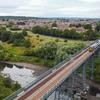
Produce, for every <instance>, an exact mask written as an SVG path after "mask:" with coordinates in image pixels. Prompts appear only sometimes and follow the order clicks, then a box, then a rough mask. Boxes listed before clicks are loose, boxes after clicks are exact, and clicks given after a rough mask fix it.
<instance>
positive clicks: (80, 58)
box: [6, 43, 100, 100]
mask: <svg viewBox="0 0 100 100" xmlns="http://www.w3.org/2000/svg"><path fill="white" fill-rule="evenodd" d="M98 46H100V44H97V43H96V45H95V44H93V46H92V45H91V46H90V47H88V48H86V49H84V50H82V51H81V52H80V53H79V54H78V55H76V56H75V57H73V58H72V59H71V60H69V61H68V62H66V63H64V64H63V65H61V66H60V67H58V68H56V69H54V70H52V71H50V73H49V74H47V76H45V77H44V78H43V79H41V80H40V81H38V82H36V83H35V84H34V85H32V86H30V88H29V87H28V88H27V89H26V90H25V91H21V92H20V93H19V94H17V95H16V97H15V98H14V100H40V99H43V100H44V98H45V97H46V96H47V95H48V94H49V93H50V92H52V91H54V90H55V88H57V87H58V86H59V85H60V84H61V83H62V82H63V81H64V80H65V79H67V78H68V77H69V76H70V75H71V74H72V73H73V72H74V71H75V70H76V69H77V68H78V67H79V66H80V65H81V64H83V63H84V62H85V61H86V60H87V59H88V58H89V57H90V56H91V55H92V54H93V53H94V51H95V50H96V49H97V48H98ZM90 48H91V51H92V52H90ZM92 49H94V50H92ZM6 100H7V99H6ZM12 100H13V99H12Z"/></svg>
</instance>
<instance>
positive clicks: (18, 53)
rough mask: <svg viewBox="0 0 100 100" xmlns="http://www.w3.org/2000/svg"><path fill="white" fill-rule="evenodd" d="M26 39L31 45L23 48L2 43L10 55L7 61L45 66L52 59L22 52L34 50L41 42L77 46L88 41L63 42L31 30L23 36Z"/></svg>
mask: <svg viewBox="0 0 100 100" xmlns="http://www.w3.org/2000/svg"><path fill="white" fill-rule="evenodd" d="M25 38H26V39H28V40H30V41H31V44H32V46H31V47H30V48H25V47H17V46H13V45H12V44H8V43H7V42H6V43H3V47H4V49H5V50H6V52H8V53H9V54H11V55H12V56H11V57H9V59H8V61H13V62H29V63H35V64H40V65H45V66H52V65H53V63H54V61H53V60H47V61H45V60H44V59H42V58H39V57H34V56H31V57H28V56H23V54H24V52H25V51H26V50H34V49H37V48H39V47H40V46H41V45H42V44H44V43H46V42H56V43H57V44H58V45H65V46H75V45H76V46H77V45H78V44H80V43H84V44H85V45H88V44H89V42H88V41H87V42H83V41H79V40H78V41H77V40H68V41H66V42H65V39H62V38H55V37H48V36H44V35H38V34H33V33H32V32H31V31H28V36H26V37H25Z"/></svg>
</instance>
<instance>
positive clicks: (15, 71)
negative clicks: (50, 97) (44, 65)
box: [0, 65, 36, 87]
mask: <svg viewBox="0 0 100 100" xmlns="http://www.w3.org/2000/svg"><path fill="white" fill-rule="evenodd" d="M34 72H35V71H34V70H31V69H27V68H19V67H17V66H15V65H12V67H8V66H7V65H6V66H5V67H4V68H3V69H2V70H1V72H0V73H1V74H2V75H6V76H10V78H11V79H12V80H13V81H17V82H18V83H19V84H20V85H21V86H22V87H24V86H26V85H27V84H29V83H31V82H32V81H34V80H35V79H36V76H35V75H34Z"/></svg>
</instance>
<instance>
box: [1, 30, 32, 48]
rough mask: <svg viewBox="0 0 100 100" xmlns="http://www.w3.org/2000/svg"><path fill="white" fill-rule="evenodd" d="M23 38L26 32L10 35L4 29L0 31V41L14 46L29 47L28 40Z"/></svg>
mask: <svg viewBox="0 0 100 100" xmlns="http://www.w3.org/2000/svg"><path fill="white" fill-rule="evenodd" d="M25 36H27V31H26V30H23V31H22V32H20V33H17V32H16V33H11V32H9V31H6V29H4V28H2V29H1V30H0V40H1V41H2V42H8V43H12V44H13V45H14V46H24V47H30V46H31V42H30V41H29V40H26V39H25Z"/></svg>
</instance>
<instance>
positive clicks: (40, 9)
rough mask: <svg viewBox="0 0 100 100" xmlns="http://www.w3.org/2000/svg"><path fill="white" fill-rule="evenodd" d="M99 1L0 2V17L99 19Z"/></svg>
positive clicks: (42, 0)
mask: <svg viewBox="0 0 100 100" xmlns="http://www.w3.org/2000/svg"><path fill="white" fill-rule="evenodd" d="M99 4H100V0H70V1H69V0H0V15H14V16H37V17H68V16H71V17H100V14H99V11H100V5H99Z"/></svg>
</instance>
